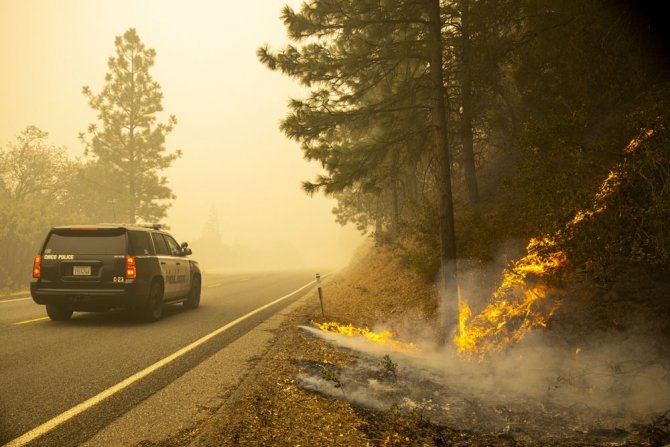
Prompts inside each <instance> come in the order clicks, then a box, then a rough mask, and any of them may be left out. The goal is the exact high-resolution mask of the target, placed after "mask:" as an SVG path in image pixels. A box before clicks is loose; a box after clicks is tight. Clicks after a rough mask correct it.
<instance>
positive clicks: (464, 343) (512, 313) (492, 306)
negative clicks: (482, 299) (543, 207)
mask: <svg viewBox="0 0 670 447" xmlns="http://www.w3.org/2000/svg"><path fill="white" fill-rule="evenodd" d="M554 246H555V244H554V242H553V241H552V240H551V239H548V238H545V239H541V240H538V239H533V240H531V241H530V243H529V244H528V247H527V249H528V255H527V256H526V257H524V258H522V259H521V260H519V261H517V262H516V263H515V264H514V266H512V267H511V268H509V269H505V270H504V271H503V279H502V282H501V284H500V286H499V287H498V289H497V290H496V291H495V292H494V293H493V296H492V301H491V302H490V303H489V304H488V305H487V306H486V307H485V308H484V310H482V311H481V312H480V313H479V314H477V315H476V316H474V318H473V316H472V315H473V314H472V310H471V309H470V307H469V306H468V305H467V303H465V302H462V301H461V303H460V309H459V333H458V335H456V337H455V338H454V342H455V343H456V347H457V349H458V351H459V352H464V353H469V354H475V355H478V356H480V357H482V356H483V355H484V354H486V353H489V352H496V351H500V350H502V349H503V348H504V347H505V346H506V345H508V344H509V343H512V342H517V341H519V340H521V339H522V338H523V337H524V335H525V334H526V333H528V331H530V330H531V329H533V328H535V327H537V326H542V327H545V326H546V325H547V322H548V317H549V316H550V315H551V313H552V311H550V312H549V316H547V315H545V314H544V313H543V312H542V311H541V309H540V306H539V304H540V302H541V301H542V300H543V299H544V298H546V296H547V293H548V292H549V287H548V286H547V285H546V284H543V283H539V282H538V280H539V279H540V278H542V277H543V276H546V275H548V274H549V273H552V272H554V271H556V270H557V269H559V268H560V267H562V266H563V265H564V264H565V263H566V261H567V258H566V256H565V254H564V253H563V252H562V251H558V250H557V251H553V252H552V251H549V253H548V254H545V252H543V251H544V250H548V249H551V248H553V247H554Z"/></svg>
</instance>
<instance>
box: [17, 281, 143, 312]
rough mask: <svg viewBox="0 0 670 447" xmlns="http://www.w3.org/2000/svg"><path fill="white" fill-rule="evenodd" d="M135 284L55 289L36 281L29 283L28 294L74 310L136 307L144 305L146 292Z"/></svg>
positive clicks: (41, 302) (40, 301)
mask: <svg viewBox="0 0 670 447" xmlns="http://www.w3.org/2000/svg"><path fill="white" fill-rule="evenodd" d="M143 292H144V291H142V290H140V289H139V288H138V287H137V285H136V284H125V285H124V288H118V289H56V288H48V287H44V285H41V284H39V283H37V282H33V283H31V284H30V294H31V295H32V297H33V301H35V303H37V304H43V305H46V304H66V305H69V306H72V308H73V309H74V310H80V311H96V310H109V309H114V308H127V309H132V308H137V307H141V306H142V305H144V302H145V301H146V299H147V296H148V293H143Z"/></svg>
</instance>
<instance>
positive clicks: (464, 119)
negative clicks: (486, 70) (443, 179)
mask: <svg viewBox="0 0 670 447" xmlns="http://www.w3.org/2000/svg"><path fill="white" fill-rule="evenodd" d="M469 7H470V2H469V0H463V1H462V2H461V92H462V93H461V101H462V103H461V105H462V107H463V114H462V115H461V139H462V141H463V154H462V156H463V159H462V161H463V174H464V176H465V187H466V190H467V194H468V202H470V203H477V202H478V201H479V188H478V187H477V174H476V171H475V151H474V144H473V140H472V139H473V136H472V75H471V69H472V67H471V66H470V64H471V62H470V11H469Z"/></svg>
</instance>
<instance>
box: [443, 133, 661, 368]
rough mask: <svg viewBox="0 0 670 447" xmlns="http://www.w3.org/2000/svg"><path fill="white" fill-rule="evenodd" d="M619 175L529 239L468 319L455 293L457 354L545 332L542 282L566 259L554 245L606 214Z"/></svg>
mask: <svg viewBox="0 0 670 447" xmlns="http://www.w3.org/2000/svg"><path fill="white" fill-rule="evenodd" d="M653 134H654V131H653V130H648V129H642V131H641V132H640V135H639V136H638V137H636V138H634V139H633V140H631V141H630V143H629V144H628V146H627V147H626V149H625V152H626V153H627V154H631V153H633V152H635V150H636V149H637V148H638V147H639V146H640V144H641V143H642V142H644V141H645V140H647V139H648V138H650V137H651V136H652V135H653ZM622 169H623V166H622V165H618V166H616V167H615V168H614V169H613V170H612V171H611V172H610V174H609V175H608V177H607V178H606V179H605V180H604V181H603V183H602V184H601V186H600V188H599V190H598V192H597V193H596V195H595V197H594V200H593V203H592V205H591V207H590V208H589V209H586V210H581V211H578V212H577V213H576V214H575V217H574V218H573V219H572V220H571V221H570V222H569V223H568V224H567V225H566V227H565V228H564V230H563V231H559V232H557V233H556V234H554V235H553V236H551V237H549V236H547V237H544V238H542V239H531V241H530V243H529V244H528V246H527V247H526V251H527V253H528V254H527V255H526V256H525V257H524V258H522V259H520V260H519V261H517V262H515V263H514V264H513V265H512V266H511V267H509V268H506V269H505V270H504V271H503V279H502V283H501V284H500V286H499V287H498V289H497V290H496V291H495V292H494V293H493V295H492V297H491V300H490V303H489V304H488V305H487V306H486V307H485V308H484V309H483V310H482V311H481V312H480V313H479V314H477V315H476V316H474V317H473V314H472V310H471V309H470V307H469V306H468V304H467V303H466V302H465V301H463V299H462V298H461V296H460V290H459V296H458V305H459V331H458V335H456V336H455V337H454V342H455V343H456V347H457V349H458V351H459V352H461V353H466V354H468V355H471V356H476V357H479V358H482V357H483V356H485V355H486V354H488V353H492V352H497V351H501V350H503V349H504V348H505V347H506V346H507V345H509V344H510V343H514V342H518V341H519V340H521V339H522V338H523V337H524V336H525V335H526V334H527V333H528V332H529V331H530V330H531V329H533V328H536V327H538V326H539V327H546V325H547V323H548V321H549V319H550V317H551V316H552V314H553V313H554V311H555V310H556V307H557V303H547V302H546V301H545V299H546V298H547V295H548V293H549V291H550V288H549V286H548V285H547V281H546V279H547V278H549V277H551V276H552V275H553V274H555V273H557V272H558V271H559V270H560V269H561V268H562V267H563V266H565V265H566V263H567V256H566V255H565V253H564V252H563V251H562V250H561V249H560V248H559V246H560V245H561V244H559V243H558V241H562V240H566V239H570V237H571V234H573V232H574V231H575V229H576V228H577V227H578V225H579V224H580V222H582V221H584V219H587V218H591V217H593V216H595V215H597V214H600V213H602V212H603V211H604V210H605V209H606V206H607V200H608V198H609V197H610V196H611V195H612V194H613V193H614V192H615V191H616V190H617V188H618V187H619V186H620V183H621V171H622ZM541 304H544V306H542V305H541Z"/></svg>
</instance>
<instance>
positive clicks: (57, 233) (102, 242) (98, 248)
mask: <svg viewBox="0 0 670 447" xmlns="http://www.w3.org/2000/svg"><path fill="white" fill-rule="evenodd" d="M126 247H127V237H126V230H125V229H124V228H95V227H81V228H74V227H72V228H70V227H68V228H53V229H52V230H51V231H50V233H49V236H48V237H47V240H46V242H45V244H44V249H43V252H42V265H41V277H40V282H41V283H42V287H44V288H54V289H87V288H95V289H107V288H108V289H113V288H123V282H124V275H125V267H126V264H125V262H126V257H125V253H126Z"/></svg>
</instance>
